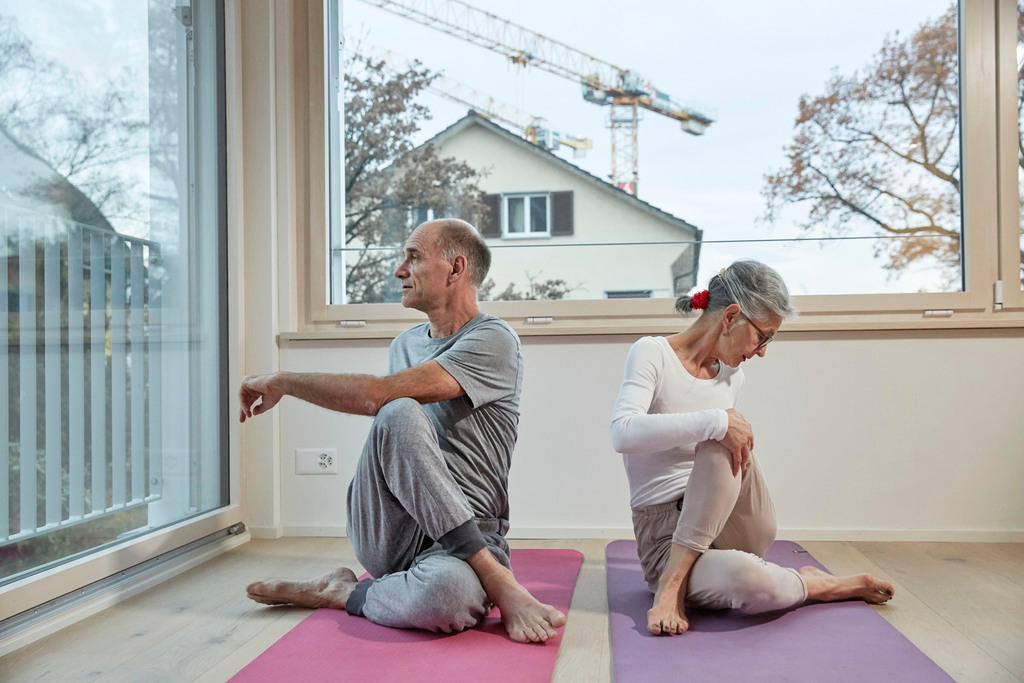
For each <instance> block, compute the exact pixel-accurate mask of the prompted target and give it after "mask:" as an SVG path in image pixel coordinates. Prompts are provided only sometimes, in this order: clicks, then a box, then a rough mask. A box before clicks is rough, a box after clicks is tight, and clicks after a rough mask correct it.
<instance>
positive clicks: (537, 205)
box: [501, 194, 551, 238]
mask: <svg viewBox="0 0 1024 683" xmlns="http://www.w3.org/2000/svg"><path fill="white" fill-rule="evenodd" d="M501 199H502V204H503V206H502V214H501V218H502V226H501V227H502V233H503V236H504V237H511V238H515V237H544V236H547V235H548V234H550V231H549V228H548V226H549V225H550V223H551V220H550V217H549V213H548V195H547V194H523V195H503V196H502V198H501Z"/></svg>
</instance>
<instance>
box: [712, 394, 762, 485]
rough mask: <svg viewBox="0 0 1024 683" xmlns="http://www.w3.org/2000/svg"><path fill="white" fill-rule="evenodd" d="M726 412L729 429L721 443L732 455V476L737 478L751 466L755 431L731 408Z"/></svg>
mask: <svg viewBox="0 0 1024 683" xmlns="http://www.w3.org/2000/svg"><path fill="white" fill-rule="evenodd" d="M725 412H726V414H727V415H728V416H729V429H728V430H727V431H726V432H725V436H724V437H722V439H721V440H720V441H719V443H720V444H722V445H723V446H725V447H726V448H727V449H728V450H729V452H730V453H732V475H733V476H734V477H735V476H736V475H737V474H739V473H740V470H741V469H742V470H745V469H747V466H748V465H750V453H751V452H752V451H753V450H754V430H753V429H752V428H751V427H750V423H749V422H747V419H746V418H745V417H743V416H742V415H740V414H739V412H738V411H736V410H733V409H732V408H729V409H728V410H726V411H725Z"/></svg>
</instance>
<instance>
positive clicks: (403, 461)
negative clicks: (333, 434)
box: [348, 398, 486, 577]
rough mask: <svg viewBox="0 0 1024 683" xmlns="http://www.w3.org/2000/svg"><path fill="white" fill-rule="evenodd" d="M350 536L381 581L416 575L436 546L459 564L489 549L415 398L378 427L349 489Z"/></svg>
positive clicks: (400, 402)
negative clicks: (421, 559) (413, 569)
mask: <svg viewBox="0 0 1024 683" xmlns="http://www.w3.org/2000/svg"><path fill="white" fill-rule="evenodd" d="M348 537H349V540H351V542H352V546H353V547H354V549H355V551H356V557H357V558H358V559H359V562H360V564H362V565H363V567H365V568H366V570H367V571H368V572H369V573H370V575H371V576H374V577H380V576H383V575H385V574H390V573H392V572H396V571H403V570H405V569H408V568H409V567H410V566H412V563H413V560H414V559H415V558H416V556H417V555H419V554H420V553H421V552H422V551H423V550H425V549H426V548H427V547H430V546H431V545H432V544H433V542H434V541H437V542H439V543H440V544H441V546H442V547H444V548H445V549H446V550H448V551H449V552H451V553H452V554H453V555H455V556H456V557H458V558H459V559H465V558H466V557H468V556H469V555H472V554H473V553H474V552H476V551H477V550H479V549H480V548H483V547H484V546H485V545H486V540H485V538H484V536H483V534H482V533H481V532H480V530H479V528H478V527H477V524H476V523H475V522H474V521H473V512H472V510H471V509H470V507H469V503H468V502H467V501H466V496H465V494H464V493H463V492H462V489H461V488H459V485H458V484H457V483H455V480H454V479H453V478H452V475H451V472H450V471H449V470H448V465H447V464H446V463H445V460H444V455H443V453H442V452H441V448H440V446H439V445H438V439H437V432H436V431H435V430H434V426H433V424H432V423H431V422H430V418H428V417H427V414H426V413H425V412H424V410H423V408H422V406H420V404H419V403H417V402H416V401H414V400H412V399H409V398H401V399H397V400H395V401H391V402H390V403H388V404H386V405H385V406H384V407H382V408H381V409H380V411H379V412H378V413H377V417H376V418H375V419H374V421H373V426H372V428H371V429H370V434H369V436H368V437H367V439H366V445H365V446H364V447H363V454H362V456H361V457H360V458H359V463H358V464H357V466H356V473H355V476H354V477H353V479H352V483H351V484H350V485H349V490H348Z"/></svg>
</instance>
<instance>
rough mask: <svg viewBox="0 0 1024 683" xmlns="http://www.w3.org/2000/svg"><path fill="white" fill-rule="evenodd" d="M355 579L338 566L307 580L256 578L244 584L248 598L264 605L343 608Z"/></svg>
mask: <svg viewBox="0 0 1024 683" xmlns="http://www.w3.org/2000/svg"><path fill="white" fill-rule="evenodd" d="M357 583H358V581H357V580H356V575H355V573H353V571H352V570H351V569H348V568H346V567H338V568H337V569H335V570H334V571H331V572H327V573H326V574H324V575H323V576H319V577H317V578H315V579H312V580H311V581H280V580H274V581H256V582H255V583H250V584H249V585H248V586H246V587H245V591H246V593H247V594H248V595H249V599H250V600H255V601H256V602H259V603H262V604H264V605H299V606H300V607H313V608H316V607H331V608H333V609H345V603H346V602H348V597H349V596H350V595H352V590H353V589H354V588H355V587H356V584H357Z"/></svg>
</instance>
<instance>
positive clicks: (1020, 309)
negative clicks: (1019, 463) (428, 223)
mask: <svg viewBox="0 0 1024 683" xmlns="http://www.w3.org/2000/svg"><path fill="white" fill-rule="evenodd" d="M333 1H337V2H341V1H342V0H322V3H323V6H324V7H325V8H326V7H327V3H330V2H333ZM997 3H1002V7H1001V8H1000V9H999V12H998V13H999V14H1000V15H1005V14H1007V11H1008V9H1007V8H1009V7H1012V8H1013V11H1014V12H1015V11H1016V8H1015V7H1013V6H1012V4H1011V3H1010V2H1009V0H961V2H960V4H959V21H960V48H959V50H960V79H961V88H960V102H961V109H960V110H961V131H960V135H961V143H962V144H961V164H962V168H963V178H964V183H963V187H964V190H963V193H962V200H961V213H962V224H963V226H964V234H963V239H962V241H961V244H962V250H963V254H964V259H963V273H964V285H965V290H964V291H960V292H937V293H911V294H837V295H798V296H795V297H794V304H795V306H796V307H797V309H798V310H799V311H800V315H799V317H797V318H796V319H794V320H792V321H787V323H786V329H788V330H794V331H797V330H800V331H805V330H882V329H930V328H992V327H1024V296H1021V295H1019V294H1020V293H1019V292H1017V291H1004V306H1003V308H1002V309H1001V310H997V309H996V307H995V306H994V304H993V302H994V283H995V282H996V281H997V280H998V279H999V273H1000V268H1001V269H1002V271H1003V272H1006V271H1007V268H1008V265H1009V262H1010V261H1011V260H1012V257H1011V254H1012V253H1015V248H1016V247H1017V239H1016V233H1015V232H1014V233H1013V235H1012V236H1013V238H1014V239H1012V240H1008V239H1006V237H1005V235H1006V232H1007V231H1006V230H1003V232H1002V235H1003V239H1000V233H999V232H998V230H997V224H998V223H999V222H1000V221H1001V222H1002V224H1003V225H1007V224H1011V225H1016V223H1015V221H1016V216H1018V215H1019V211H1020V208H1019V207H1018V206H1016V197H1017V194H1016V193H1017V190H1016V170H1015V169H1016V157H1015V156H1014V157H1013V160H1012V161H1013V164H1014V165H1013V169H1014V170H1013V172H1012V173H1009V172H1008V171H1007V167H1008V166H1009V163H1010V160H1009V159H1007V158H1006V156H1007V155H1006V154H1004V155H1003V157H999V156H998V151H999V147H1000V145H999V141H1000V139H1001V140H1004V141H1005V140H1006V139H1007V135H1008V133H1007V129H1009V128H1010V127H1015V125H1016V124H1015V122H1016V118H1015V117H1016V106H1017V105H1016V84H1015V82H1013V83H1012V84H1011V87H1009V88H1006V87H1005V81H1007V80H1009V78H1010V75H1004V76H1003V78H1004V81H1003V82H1000V83H997V79H996V78H995V77H994V74H995V73H996V52H997V50H996V48H997V43H999V45H998V47H999V54H1000V63H1001V64H1002V63H1004V62H1006V61H1007V60H1008V59H1009V60H1011V61H1012V62H1013V64H1015V57H1014V54H1015V52H1014V51H1015V45H1016V42H1015V34H1014V41H1013V43H1012V45H1009V46H1007V45H1006V39H1005V37H1004V38H1003V39H1002V41H1001V42H999V41H997V28H998V26H997V7H996V5H997ZM309 14H310V29H311V30H310V36H309V37H310V39H313V38H314V36H315V35H319V36H323V34H324V26H323V16H324V14H325V12H323V11H320V12H310V13H309ZM1014 17H1015V14H1014ZM1014 21H1015V19H1014ZM1002 23H1003V24H1006V23H1009V22H1005V21H1004V22H1002ZM1014 25H1015V24H1014ZM1014 30H1015V29H1014ZM1005 32H1008V29H1007V30H1006V31H1005ZM311 43H312V40H311ZM321 47H322V46H321ZM312 49H313V46H312V44H311V45H310V50H311V51H312ZM322 61H323V60H321V62H322ZM297 67H298V68H300V69H301V68H302V65H297ZM315 70H316V64H313V63H312V62H311V63H310V80H311V82H315V83H318V84H320V85H321V87H320V90H319V92H318V93H317V96H315V97H309V99H308V100H307V102H308V105H307V106H306V112H307V119H306V122H305V123H306V126H308V131H309V146H308V149H314V150H322V149H325V147H324V140H323V129H324V125H323V121H324V118H323V112H322V108H323V101H324V100H325V96H326V91H325V90H324V88H323V83H324V81H323V76H322V74H320V75H319V77H317V76H316V74H315V73H313V72H314V71H315ZM1004 71H1005V67H1004ZM1015 74H1016V69H1015V67H1014V68H1013V69H1012V75H1014V76H1015ZM999 85H1002V86H1003V87H1001V88H999V89H998V90H997V87H998V86H999ZM314 91H315V88H314V87H310V95H313V94H314ZM997 103H998V107H997ZM1008 108H1012V112H1013V117H1012V119H1011V118H1010V117H1009V116H1008V115H1007V114H1006V112H1007V111H1009V110H1010V109H1008ZM997 110H998V111H1000V112H1002V116H1001V117H1000V118H1001V119H1002V121H1003V123H1004V126H1003V129H1001V130H1000V134H999V136H997V135H996V128H997V126H996V123H997ZM1008 119H1010V120H1008ZM314 122H315V123H316V125H312V124H313V123H314ZM1015 135H1016V132H1015V128H1014V131H1013V136H1015ZM1014 139H1015V137H1014ZM1003 147H1004V148H1005V149H1007V151H1008V150H1009V146H1008V145H1006V144H1004V145H1003ZM1013 150H1014V154H1015V150H1016V145H1015V144H1014V145H1013ZM1011 156H1012V155H1011ZM997 158H999V159H1000V163H999V164H997V163H994V162H993V161H992V160H994V159H997ZM303 163H305V165H306V167H307V168H308V169H309V176H308V177H309V181H310V183H309V185H308V187H306V188H305V189H304V192H306V193H308V197H309V203H308V206H310V207H311V211H310V214H309V218H310V221H309V223H308V224H307V225H306V226H305V230H304V233H303V235H304V237H305V240H306V245H307V248H308V249H309V258H308V260H307V263H310V264H314V266H313V267H311V269H310V271H309V272H308V273H306V274H305V277H304V278H302V277H301V276H300V279H301V280H302V282H300V283H299V286H298V289H299V290H302V291H301V293H300V297H302V298H301V299H300V307H302V315H300V320H299V321H298V325H297V327H296V329H295V330H294V331H293V332H286V333H283V334H282V335H281V339H282V340H299V339H333V338H388V337H392V336H394V335H396V334H398V333H399V332H401V331H402V330H404V329H406V328H407V327H409V326H410V325H412V324H415V323H418V322H421V321H422V320H423V315H422V314H421V313H419V312H417V311H410V310H407V309H403V308H402V307H401V305H400V304H330V303H329V299H328V298H327V288H326V286H327V283H326V280H325V269H324V268H321V267H316V266H315V264H320V263H324V262H325V259H326V254H328V253H329V246H330V245H329V244H326V243H325V240H326V238H327V236H328V229H329V228H328V227H327V226H326V225H325V224H324V222H323V219H322V216H323V215H326V209H325V208H323V207H324V198H325V194H324V179H323V173H322V172H320V173H319V174H318V173H317V172H316V171H317V169H320V168H322V167H323V165H324V160H323V159H322V158H320V157H314V158H306V159H304V160H303ZM1011 180H1012V184H1011ZM1011 185H1012V187H1011ZM1008 192H1009V195H1010V197H1012V198H1013V199H1014V201H1013V205H1012V206H1011V202H1010V199H1009V198H1008V197H1007V193H1008ZM1000 198H1002V199H1003V201H1002V203H1000ZM548 206H549V210H550V200H549V202H548ZM1011 219H1012V220H1011ZM502 225H503V227H502V231H503V236H504V235H505V230H504V221H503V223H502ZM549 230H550V223H549ZM517 239H518V237H517ZM1011 272H1012V271H1011ZM306 283H308V289H307V288H306ZM1013 289H1014V288H1012V287H1004V290H1013ZM672 303H673V302H672V300H671V299H620V300H613V299H594V300H564V301H495V302H491V301H487V302H481V309H483V310H485V311H487V312H489V313H492V314H494V315H497V316H499V317H501V318H504V319H505V320H507V321H508V322H509V323H510V324H511V325H512V326H513V328H514V329H516V331H517V332H518V333H519V334H521V335H523V334H525V335H533V334H542V335H559V334H644V333H667V332H672V331H678V329H679V328H680V327H681V326H682V325H683V323H681V321H680V320H679V317H678V314H676V313H675V312H674V310H673V305H672ZM531 320H534V321H536V320H540V321H542V322H540V323H537V322H531Z"/></svg>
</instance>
